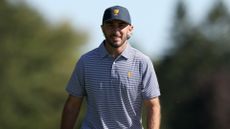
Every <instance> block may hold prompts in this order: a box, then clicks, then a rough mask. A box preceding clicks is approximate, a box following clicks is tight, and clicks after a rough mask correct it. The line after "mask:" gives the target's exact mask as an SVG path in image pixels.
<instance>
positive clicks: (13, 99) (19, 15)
mask: <svg viewBox="0 0 230 129" xmlns="http://www.w3.org/2000/svg"><path fill="white" fill-rule="evenodd" d="M0 15H1V21H0V58H1V60H0V71H1V72H0V84H1V87H0V94H1V98H0V101H1V105H0V114H1V115H0V128H1V129H30V128H33V129H57V128H58V127H59V124H60V115H61V112H62V107H63V103H64V99H65V98H66V93H65V91H64V89H65V85H66V83H67V81H68V79H69V76H70V74H71V71H72V69H73V67H74V63H75V61H76V59H77V58H78V56H79V50H80V47H81V45H82V44H83V43H84V42H85V41H86V38H87V37H86V34H85V33H83V32H80V31H75V30H73V29H72V27H71V26H70V25H69V24H68V23H63V24H60V25H58V26H56V27H53V26H51V25H50V24H48V23H47V22H46V21H45V20H44V19H43V18H42V17H41V16H40V14H38V13H37V12H36V11H34V10H33V9H31V8H29V7H28V6H27V5H26V4H24V3H22V2H17V3H9V2H7V1H6V0H1V1H0Z"/></svg>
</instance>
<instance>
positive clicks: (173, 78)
mask: <svg viewBox="0 0 230 129" xmlns="http://www.w3.org/2000/svg"><path fill="white" fill-rule="evenodd" d="M228 8H229V7H226V6H225V4H224V3H223V2H221V1H219V2H217V4H215V6H214V7H213V8H212V9H211V10H210V12H209V13H208V15H207V16H206V18H205V20H204V21H202V22H201V23H199V24H196V25H194V24H193V23H191V22H190V21H189V19H190V17H189V16H188V15H187V7H186V5H185V4H184V3H183V1H179V2H178V4H177V7H176V8H175V10H174V12H175V13H174V21H173V28H172V29H171V32H170V33H171V39H172V47H171V48H170V49H168V50H167V52H166V53H165V55H164V56H162V57H161V59H159V60H157V61H156V60H154V62H153V63H154V65H155V68H156V72H157V76H158V80H159V84H160V88H161V92H162V95H161V97H160V99H161V104H162V126H161V129H230V124H229V123H230V97H229V93H230V13H229V12H228ZM0 16H1V20H0V57H1V58H0V95H1V97H0V102H1V104H0V129H57V128H59V125H60V118H61V113H62V108H63V105H64V101H65V99H66V97H67V93H66V92H65V90H64V89H65V86H66V83H67V82H68V80H69V77H70V74H71V72H72V70H73V67H74V65H75V63H76V61H77V60H78V58H79V57H80V55H81V54H82V53H81V49H82V47H83V46H84V45H85V44H86V43H87V39H88V34H87V32H83V31H82V30H78V29H73V27H72V26H71V24H70V23H68V22H65V23H62V24H58V25H56V26H52V25H51V24H49V23H48V22H47V21H45V20H44V19H43V17H42V16H40V14H39V13H37V12H36V11H35V10H33V9H32V8H30V7H29V6H28V5H26V4H23V2H22V3H21V2H18V3H16V4H12V3H9V2H7V0H1V1H0ZM135 44H138V43H137V42H136V43H135ZM84 106H85V105H83V107H82V109H85V107H84ZM83 116H84V111H83V112H81V115H80V118H79V121H81V120H82V119H83ZM143 119H144V120H145V118H143ZM77 128H79V124H77V125H76V129H77Z"/></svg>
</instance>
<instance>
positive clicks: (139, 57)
mask: <svg viewBox="0 0 230 129" xmlns="http://www.w3.org/2000/svg"><path fill="white" fill-rule="evenodd" d="M131 51H132V53H133V55H134V56H133V57H134V59H135V60H136V61H138V62H140V63H149V62H151V59H150V57H149V56H147V55H146V54H144V53H143V52H141V51H140V50H137V49H136V48H133V47H131Z"/></svg>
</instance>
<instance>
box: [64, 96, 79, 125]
mask: <svg viewBox="0 0 230 129" xmlns="http://www.w3.org/2000/svg"><path fill="white" fill-rule="evenodd" d="M74 99H75V98H74ZM81 102H82V99H75V100H73V97H71V98H68V100H67V102H66V104H65V106H64V109H63V113H62V119H61V129H73V128H74V125H75V122H76V120H77V118H78V114H79V112H80V107H81Z"/></svg>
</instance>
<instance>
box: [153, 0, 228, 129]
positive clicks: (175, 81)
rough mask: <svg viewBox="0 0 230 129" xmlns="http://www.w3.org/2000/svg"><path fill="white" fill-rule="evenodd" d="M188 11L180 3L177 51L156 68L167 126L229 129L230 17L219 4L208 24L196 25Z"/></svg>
mask: <svg viewBox="0 0 230 129" xmlns="http://www.w3.org/2000/svg"><path fill="white" fill-rule="evenodd" d="M185 9H186V8H185V4H184V3H183V2H182V1H180V2H179V3H178V7H177V10H176V12H177V13H176V14H177V15H176V17H175V18H176V19H175V23H174V28H173V31H172V37H173V43H174V47H173V48H172V49H171V50H170V51H169V52H170V53H168V54H167V55H166V56H165V57H164V58H163V59H162V60H161V62H160V63H159V65H158V66H157V73H158V79H159V83H160V85H161V92H162V96H161V99H162V107H163V128H167V129H194V128H195V129H228V128H229V124H228V123H229V121H228V120H230V118H229V116H230V115H226V114H229V109H230V104H229V97H227V91H229V90H230V89H229V86H228V84H229V80H230V74H229V73H230V64H229V62H230V60H229V54H230V51H229V49H230V47H229V42H230V40H229V36H227V35H230V31H229V26H230V22H229V18H230V17H229V13H228V12H227V10H226V9H225V6H224V4H223V3H222V2H219V3H217V4H216V6H214V7H213V9H212V10H211V11H210V13H209V15H208V17H207V19H206V21H204V22H203V23H201V24H200V25H193V24H192V23H190V22H189V21H188V20H187V15H186V10H185ZM226 27H228V28H226ZM223 30H224V31H223ZM220 32H221V34H220ZM222 34H223V35H222Z"/></svg>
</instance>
